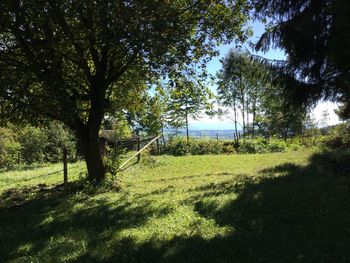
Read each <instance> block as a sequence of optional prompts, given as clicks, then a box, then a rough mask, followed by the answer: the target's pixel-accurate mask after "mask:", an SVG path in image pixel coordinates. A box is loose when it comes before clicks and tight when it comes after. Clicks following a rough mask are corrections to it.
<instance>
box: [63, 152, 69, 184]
mask: <svg viewBox="0 0 350 263" xmlns="http://www.w3.org/2000/svg"><path fill="white" fill-rule="evenodd" d="M67 155H68V154H67V149H66V147H64V148H63V184H64V188H67V184H68V167H67Z"/></svg>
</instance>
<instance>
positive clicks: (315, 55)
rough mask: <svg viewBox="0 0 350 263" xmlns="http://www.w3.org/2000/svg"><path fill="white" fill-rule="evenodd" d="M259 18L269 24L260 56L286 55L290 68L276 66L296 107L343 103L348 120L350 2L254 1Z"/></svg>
mask: <svg viewBox="0 0 350 263" xmlns="http://www.w3.org/2000/svg"><path fill="white" fill-rule="evenodd" d="M253 3H254V6H255V11H256V13H255V16H256V18H258V19H261V20H263V21H269V24H268V27H267V30H266V32H265V33H264V34H263V35H262V36H261V38H260V40H259V41H258V43H257V45H256V49H257V50H262V51H267V50H268V49H269V48H271V47H278V48H281V49H283V50H285V52H286V54H287V56H288V59H287V62H285V63H284V62H282V63H275V66H277V69H278V71H277V72H278V76H279V77H282V78H284V79H285V80H287V81H286V83H290V85H287V86H286V90H285V91H286V93H285V95H286V96H289V98H290V99H291V101H292V102H296V103H298V104H299V105H300V104H312V103H314V102H316V101H317V100H319V99H331V100H334V101H338V102H342V103H344V104H345V105H344V106H343V107H342V109H341V110H342V115H343V116H344V117H346V116H349V114H350V107H349V101H350V92H349V91H350V89H349V84H350V37H349V35H348V32H349V31H350V2H349V1H347V0H337V1H334V0H323V1H319V0H300V1H279V0H254V1H253Z"/></svg>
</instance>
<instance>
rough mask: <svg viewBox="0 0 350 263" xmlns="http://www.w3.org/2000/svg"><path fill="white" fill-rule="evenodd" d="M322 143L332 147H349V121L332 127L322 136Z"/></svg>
mask: <svg viewBox="0 0 350 263" xmlns="http://www.w3.org/2000/svg"><path fill="white" fill-rule="evenodd" d="M322 141H323V143H324V144H325V145H326V146H327V147H329V148H332V149H335V148H350V127H349V122H346V123H341V124H338V125H336V126H335V127H333V128H332V129H331V130H330V131H329V133H328V135H326V136H324V137H323V138H322Z"/></svg>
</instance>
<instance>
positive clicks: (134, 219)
mask: <svg viewBox="0 0 350 263" xmlns="http://www.w3.org/2000/svg"><path fill="white" fill-rule="evenodd" d="M83 185H84V184H83V183H82V182H75V183H71V184H70V188H69V190H68V191H65V190H64V189H63V186H62V185H59V186H56V187H49V186H47V185H45V184H41V185H38V186H34V187H27V188H22V189H18V190H15V189H11V190H8V191H6V192H4V193H3V194H2V195H1V197H0V200H1V202H0V229H1V231H0V243H1V246H0V262H8V261H10V260H14V261H19V262H21V261H28V260H30V259H34V261H38V262H75V261H76V260H77V257H78V255H79V254H84V253H86V251H89V255H90V253H91V252H94V251H95V253H96V251H98V250H101V251H103V249H104V247H106V245H107V244H108V242H110V241H111V240H112V238H113V234H115V233H117V232H118V231H122V230H125V229H128V228H132V227H138V226H140V225H142V224H145V223H146V222H147V221H148V220H149V218H150V216H151V215H152V216H157V217H162V216H164V215H166V214H167V213H169V212H170V209H169V208H167V207H164V208H157V209H155V208H152V207H151V206H150V204H149V203H148V202H147V201H140V202H139V203H138V204H133V203H131V202H130V201H129V200H127V198H123V197H121V198H119V199H118V200H115V201H114V202H115V203H114V202H113V201H111V200H108V199H107V198H100V199H98V198H97V200H93V201H92V200H91V197H94V195H93V194H92V196H88V195H86V194H84V191H83V188H84V186H83ZM120 195H121V196H123V193H121V194H120ZM125 242H126V241H124V243H125ZM120 253H121V252H120ZM107 255H108V253H107ZM101 256H103V253H102V255H101ZM91 257H92V258H99V256H96V255H93V254H91Z"/></svg>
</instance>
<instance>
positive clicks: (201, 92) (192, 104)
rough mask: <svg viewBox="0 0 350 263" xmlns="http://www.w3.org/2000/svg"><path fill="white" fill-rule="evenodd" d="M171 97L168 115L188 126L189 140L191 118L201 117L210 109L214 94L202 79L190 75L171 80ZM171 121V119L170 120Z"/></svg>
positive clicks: (187, 139)
mask: <svg viewBox="0 0 350 263" xmlns="http://www.w3.org/2000/svg"><path fill="white" fill-rule="evenodd" d="M171 85H172V86H171V87H170V97H169V102H168V105H169V106H168V116H169V119H170V120H175V121H176V122H179V123H181V121H184V124H185V128H186V141H187V143H188V142H189V118H192V119H196V118H199V117H200V115H201V114H202V113H204V112H205V111H210V109H211V103H210V100H211V99H212V98H213V94H212V92H211V91H210V89H209V88H207V87H204V86H203V85H202V84H201V82H200V81H197V80H194V79H189V78H188V77H182V78H178V79H176V80H175V81H171ZM170 122H171V121H170Z"/></svg>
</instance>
